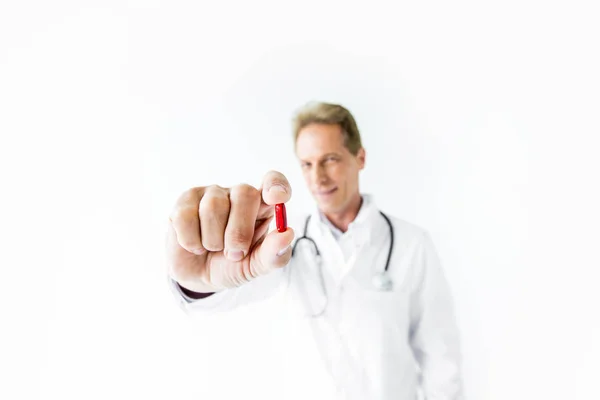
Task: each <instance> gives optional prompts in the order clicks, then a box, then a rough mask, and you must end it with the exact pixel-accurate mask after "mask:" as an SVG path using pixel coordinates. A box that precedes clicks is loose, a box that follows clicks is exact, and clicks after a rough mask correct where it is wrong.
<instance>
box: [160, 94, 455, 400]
mask: <svg viewBox="0 0 600 400" xmlns="http://www.w3.org/2000/svg"><path fill="white" fill-rule="evenodd" d="M294 141H295V148H296V156H297V158H298V160H299V162H300V166H301V168H302V171H303V174H304V178H305V180H306V184H307V186H308V189H309V190H310V192H311V193H312V195H313V196H314V198H315V200H316V204H317V209H316V211H315V212H314V214H312V215H311V216H307V217H306V218H304V219H302V220H301V222H300V223H299V224H297V225H294V227H295V229H296V230H298V231H299V232H296V233H295V232H294V231H293V230H292V228H288V229H287V230H286V231H285V232H278V231H277V230H273V231H271V232H268V229H269V225H270V223H271V222H272V219H273V216H274V205H275V204H277V203H285V202H287V201H288V200H289V199H290V197H291V194H292V189H291V187H290V184H289V183H288V181H287V179H286V178H285V176H283V175H282V174H281V173H278V172H274V171H271V172H269V173H267V174H266V175H265V177H264V178H263V181H262V185H261V187H259V188H254V187H252V186H250V185H246V184H242V185H238V186H234V187H231V188H225V187H220V186H217V185H213V186H206V187H196V188H192V189H190V190H187V191H186V192H184V193H183V194H182V195H181V196H180V198H179V199H178V200H177V202H176V205H175V207H174V209H173V212H172V213H171V215H170V218H169V221H170V223H169V228H168V235H167V262H168V271H169V276H170V280H169V281H170V285H171V288H172V291H173V293H174V294H175V295H176V296H177V297H178V298H179V299H180V302H181V304H182V306H183V307H184V309H186V310H187V311H189V312H207V311H222V310H229V309H232V308H234V307H236V306H238V305H241V304H247V303H249V302H252V301H256V300H259V299H264V298H266V297H267V296H270V295H271V294H273V293H274V292H275V290H276V289H277V288H279V287H281V286H283V287H284V288H285V289H286V293H287V294H288V298H289V299H290V304H291V305H292V306H293V307H294V308H295V310H298V311H300V312H301V313H302V315H303V317H302V318H303V320H304V321H306V324H307V325H308V326H309V327H310V330H311V331H312V333H313V335H312V336H313V338H314V344H315V346H316V349H317V352H318V354H320V355H321V357H322V360H323V365H324V367H325V369H326V371H328V373H329V376H330V378H331V379H332V382H333V384H334V387H335V388H336V393H335V398H339V399H360V400H366V399H403V400H404V399H405V400H409V399H410V400H413V399H416V398H417V395H418V394H419V393H420V394H422V395H424V397H425V398H426V399H428V400H433V399H440V400H441V399H461V398H462V385H461V376H460V352H459V338H458V333H457V328H456V326H455V318H454V312H453V305H452V299H451V295H450V290H449V288H448V285H447V282H446V280H445V278H444V274H443V271H442V268H441V266H440V262H439V260H438V257H437V255H436V252H435V249H434V246H433V243H432V240H431V238H430V236H429V235H428V234H427V233H426V232H425V231H424V230H423V229H421V228H419V227H417V226H415V225H413V224H410V223H408V222H405V221H403V220H401V219H398V218H396V217H393V216H390V215H388V214H387V213H384V212H381V211H380V210H379V209H378V208H377V206H376V204H375V201H374V199H373V198H372V197H371V196H370V195H367V194H362V193H361V192H360V190H359V172H360V171H361V170H362V169H363V168H364V166H365V157H366V154H365V149H364V148H363V146H362V144H361V138H360V134H359V130H358V127H357V124H356V122H355V120H354V118H353V116H352V114H351V113H350V112H349V111H348V110H347V109H345V108H344V107H342V106H340V105H335V104H328V103H310V104H308V105H306V106H305V107H304V108H302V109H301V110H300V111H299V112H298V113H297V115H296V117H295V119H294ZM382 178H385V179H388V180H390V181H393V173H392V174H391V175H390V176H387V177H382ZM295 238H296V240H294V239H295ZM294 315H296V313H295V314H294ZM306 368H311V366H306ZM307 384H310V383H309V382H307Z"/></svg>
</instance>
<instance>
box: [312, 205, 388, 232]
mask: <svg viewBox="0 0 600 400" xmlns="http://www.w3.org/2000/svg"><path fill="white" fill-rule="evenodd" d="M361 197H362V200H363V201H362V204H361V206H360V209H359V210H358V214H357V215H356V218H355V219H354V221H352V222H350V224H349V225H348V232H356V233H358V232H361V233H362V234H360V233H359V235H360V236H361V239H362V240H370V239H371V238H372V235H371V232H370V229H363V228H369V227H372V226H373V224H372V221H373V218H372V216H373V215H374V214H376V213H377V212H378V209H377V207H376V205H375V202H374V201H373V196H371V195H369V194H361ZM316 215H317V216H318V218H319V221H321V224H319V225H320V227H321V228H323V227H326V228H328V229H329V230H330V231H331V233H332V235H333V237H334V238H335V239H336V240H338V241H339V239H340V238H341V237H342V235H343V234H344V232H342V231H341V230H340V229H338V228H337V227H336V226H335V225H333V224H332V223H331V221H329V219H327V217H326V216H325V214H324V213H323V212H321V211H320V210H319V209H318V208H317V211H316Z"/></svg>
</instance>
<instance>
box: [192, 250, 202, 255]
mask: <svg viewBox="0 0 600 400" xmlns="http://www.w3.org/2000/svg"><path fill="white" fill-rule="evenodd" d="M204 252H205V250H204V249H194V250H192V253H194V254H196V255H197V256H201V255H202V254H204Z"/></svg>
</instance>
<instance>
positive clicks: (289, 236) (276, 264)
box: [250, 227, 294, 276]
mask: <svg viewBox="0 0 600 400" xmlns="http://www.w3.org/2000/svg"><path fill="white" fill-rule="evenodd" d="M293 240H294V230H293V229H292V228H289V227H288V228H287V230H286V231H285V232H278V231H277V230H273V231H272V232H271V233H269V234H268V235H267V236H266V237H265V240H263V242H262V243H261V244H260V245H259V246H257V247H256V249H255V250H254V251H253V252H252V255H251V258H250V268H251V270H252V271H253V272H254V273H255V274H256V276H260V275H265V274H267V273H269V272H271V271H272V270H274V269H276V268H282V267H285V266H286V265H287V264H288V263H289V262H290V259H291V258H292V246H291V243H292V241H293Z"/></svg>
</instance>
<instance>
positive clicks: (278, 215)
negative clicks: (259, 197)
mask: <svg viewBox="0 0 600 400" xmlns="http://www.w3.org/2000/svg"><path fill="white" fill-rule="evenodd" d="M275 220H276V222H277V231H279V232H285V231H286V230H287V214H286V212H285V204H283V203H279V204H275Z"/></svg>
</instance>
